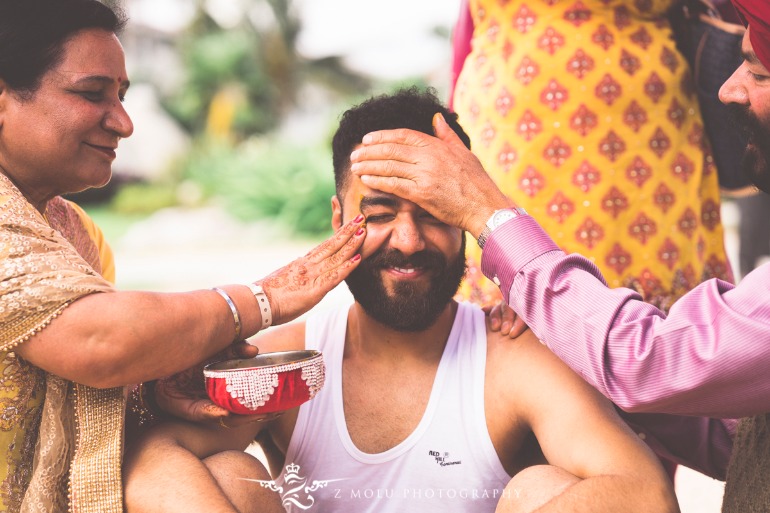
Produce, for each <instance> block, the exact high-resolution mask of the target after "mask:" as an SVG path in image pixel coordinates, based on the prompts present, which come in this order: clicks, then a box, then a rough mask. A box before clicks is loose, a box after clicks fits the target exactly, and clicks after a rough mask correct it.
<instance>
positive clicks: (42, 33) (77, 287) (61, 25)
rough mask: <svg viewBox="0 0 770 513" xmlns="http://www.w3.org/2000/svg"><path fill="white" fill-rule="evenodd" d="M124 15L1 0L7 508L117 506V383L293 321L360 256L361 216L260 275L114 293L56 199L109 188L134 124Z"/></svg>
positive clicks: (79, 218)
mask: <svg viewBox="0 0 770 513" xmlns="http://www.w3.org/2000/svg"><path fill="white" fill-rule="evenodd" d="M121 25H122V19H121V18H120V17H119V16H118V15H116V14H115V13H114V12H113V11H112V10H110V9H109V8H107V7H105V6H104V5H103V4H101V3H100V2H98V1H96V0H2V1H0V48H2V52H0V351H1V352H0V360H2V364H0V365H1V371H2V374H1V375H0V376H1V377H0V458H2V460H3V462H2V463H0V510H2V511H29V512H31V511H34V512H61V511H66V510H68V509H69V510H71V511H74V512H90V511H94V512H96V511H98V512H119V511H122V496H121V474H120V463H121V455H122V445H123V432H124V413H125V408H126V393H125V389H124V386H125V385H128V384H131V383H140V382H142V381H146V380H150V379H154V378H158V377H161V376H166V375H170V374H173V373H176V372H179V371H181V370H183V369H187V368H189V367H191V366H193V365H195V364H196V363H198V362H200V361H202V360H204V359H206V358H207V357H210V356H211V355H213V354H215V353H217V352H219V351H221V350H223V349H225V348H227V347H228V346H230V345H231V343H233V342H237V341H240V340H241V339H243V338H246V337H249V336H251V335H253V334H254V333H256V332H257V331H259V329H260V328H263V327H266V326H269V325H270V324H271V322H272V324H280V323H284V322H287V321H289V320H291V319H292V318H295V317H296V316H298V315H300V314H301V313H303V312H304V311H305V310H307V309H308V308H309V307H310V306H311V305H314V304H315V303H316V302H317V301H318V300H319V299H320V298H321V297H322V296H323V295H324V294H325V293H326V292H328V291H329V290H330V289H331V288H333V287H334V286H335V285H336V284H338V283H339V282H340V281H341V280H342V279H344V278H345V277H346V276H347V275H348V273H349V272H350V271H351V270H352V269H353V268H355V266H356V265H357V263H358V261H359V258H360V257H359V256H358V255H356V251H357V249H358V247H359V245H360V243H361V241H362V239H363V235H364V229H363V227H362V223H363V220H362V219H357V220H355V221H354V222H353V223H351V224H349V225H347V226H345V227H343V228H342V229H341V230H340V231H339V232H338V233H337V234H335V235H334V236H333V237H332V238H331V239H329V240H328V241H327V242H326V243H324V244H322V245H321V246H319V247H318V248H316V249H314V250H313V251H311V252H310V253H308V255H306V256H305V257H303V258H300V259H298V260H296V261H295V262H292V263H291V264H289V265H288V266H286V267H284V268H282V269H280V270H278V271H276V272H275V273H273V274H271V275H270V276H268V277H267V278H265V279H264V280H262V281H259V282H257V283H256V284H240V285H227V286H222V287H219V288H217V289H214V290H201V291H195V292H189V293H177V294H158V293H150V292H119V291H117V290H115V288H114V287H113V285H112V284H111V282H112V279H113V276H114V267H113V261H112V256H111V253H110V250H109V248H108V246H107V245H106V244H105V241H104V240H103V238H102V236H101V232H100V231H99V229H98V228H97V227H96V226H95V225H94V223H93V222H92V221H91V220H90V219H89V218H88V216H87V215H86V214H85V213H84V212H83V211H82V210H81V209H80V208H78V207H77V206H76V205H74V204H72V203H71V202H69V201H66V200H64V199H62V198H61V197H60V195H61V194H64V193H70V192H76V191H81V190H83V189H86V188H89V187H99V186H102V185H104V184H106V183H107V182H108V180H109V179H110V173H111V164H112V161H113V159H114V158H115V150H116V148H117V146H118V141H119V140H120V139H121V138H124V137H128V136H130V135H131V132H132V130H133V126H132V124H131V120H130V119H129V117H128V115H127V114H126V112H125V111H124V109H123V106H122V104H121V100H122V99H123V96H124V95H125V94H126V91H127V89H128V87H129V82H128V79H127V77H126V70H125V62H124V55H123V50H122V48H121V45H120V43H119V41H118V39H117V36H116V33H117V32H118V30H119V29H120V27H121ZM258 302H260V303H258ZM258 305H259V306H258Z"/></svg>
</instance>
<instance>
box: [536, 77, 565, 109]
mask: <svg viewBox="0 0 770 513" xmlns="http://www.w3.org/2000/svg"><path fill="white" fill-rule="evenodd" d="M568 98H569V92H568V91H567V88H566V87H564V86H562V85H560V84H559V83H558V82H557V81H556V80H551V81H550V82H548V85H547V86H546V87H545V89H543V91H542V92H541V93H540V102H541V103H543V104H544V105H547V106H548V107H550V108H551V110H559V107H561V106H562V104H563V103H564V102H565V101H567V99H568Z"/></svg>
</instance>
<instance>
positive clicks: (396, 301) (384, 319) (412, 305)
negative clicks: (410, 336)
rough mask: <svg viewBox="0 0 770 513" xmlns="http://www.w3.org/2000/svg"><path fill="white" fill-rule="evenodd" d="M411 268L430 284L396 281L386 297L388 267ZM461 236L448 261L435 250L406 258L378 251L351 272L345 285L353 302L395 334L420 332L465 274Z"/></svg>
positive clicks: (441, 309)
mask: <svg viewBox="0 0 770 513" xmlns="http://www.w3.org/2000/svg"><path fill="white" fill-rule="evenodd" d="M410 266H411V267H415V268H420V269H422V270H424V271H426V272H427V273H429V275H430V276H429V277H430V283H429V285H428V287H427V289H425V287H424V286H421V285H422V284H417V283H412V282H409V281H404V282H397V283H395V284H394V286H393V294H392V295H390V294H388V291H387V290H386V288H385V283H384V282H383V277H382V271H383V270H384V269H388V268H390V267H410ZM465 268H466V264H465V234H463V241H462V245H461V247H460V251H459V252H458V254H457V256H456V257H455V258H454V259H453V261H451V262H447V259H446V258H445V257H444V255H442V254H441V253H439V252H437V251H427V250H426V251H420V252H418V253H415V254H413V255H411V256H409V257H407V256H405V255H404V254H403V253H402V252H401V251H399V250H397V249H391V250H386V249H384V248H383V249H380V250H379V251H377V252H376V253H374V254H373V255H371V256H370V257H369V258H367V259H366V260H365V261H364V262H361V265H359V266H358V268H357V269H356V270H355V271H353V272H352V273H351V274H350V276H348V277H347V278H346V279H345V282H346V283H347V284H348V287H349V288H350V292H351V293H352V294H353V297H354V298H355V300H356V301H357V302H358V303H359V304H360V305H361V306H362V307H363V309H364V311H365V312H366V313H367V315H369V316H370V317H372V318H373V319H375V320H376V321H378V322H380V323H382V324H384V325H385V326H388V327H389V328H392V329H394V330H397V331H405V332H414V331H422V330H425V329H427V328H429V327H430V326H432V325H433V323H435V322H436V319H438V317H439V315H441V312H443V311H444V308H446V306H447V304H448V303H449V302H450V301H451V300H452V297H453V296H454V295H455V294H456V293H457V289H458V288H459V287H460V282H462V279H463V276H464V275H465Z"/></svg>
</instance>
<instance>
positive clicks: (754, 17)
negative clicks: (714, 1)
mask: <svg viewBox="0 0 770 513" xmlns="http://www.w3.org/2000/svg"><path fill="white" fill-rule="evenodd" d="M732 2H733V5H734V6H735V8H736V9H738V13H739V14H740V15H741V18H743V21H744V23H746V24H748V26H749V39H750V40H751V46H752V47H754V53H756V54H757V57H759V60H760V62H761V63H762V64H763V65H764V66H765V68H767V69H768V70H770V2H767V0H732Z"/></svg>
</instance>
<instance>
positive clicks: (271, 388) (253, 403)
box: [206, 354, 326, 410]
mask: <svg viewBox="0 0 770 513" xmlns="http://www.w3.org/2000/svg"><path fill="white" fill-rule="evenodd" d="M299 368H302V374H301V377H302V380H303V381H304V382H305V384H306V385H307V388H308V391H309V393H310V399H312V398H313V397H315V395H316V394H317V393H318V391H319V390H321V388H323V386H324V379H325V377H326V368H325V366H324V363H323V355H320V354H319V355H318V356H315V357H313V358H311V359H309V360H304V361H301V362H292V363H286V364H283V365H276V366H275V367H268V368H254V369H242V370H238V371H237V372H233V371H232V370H230V371H212V370H208V371H206V376H207V377H209V378H224V379H225V384H226V388H225V389H226V390H227V392H228V393H229V394H230V396H231V397H232V398H233V399H236V400H238V401H239V402H240V403H241V404H242V405H243V406H245V407H247V408H249V409H250V410H256V409H257V408H260V407H262V406H264V405H265V403H267V401H269V400H270V396H272V395H273V393H274V392H275V387H277V386H278V374H279V373H281V372H287V371H293V370H295V369H299ZM268 370H269V371H270V372H267V371H268Z"/></svg>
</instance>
